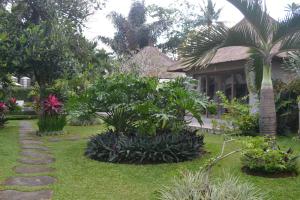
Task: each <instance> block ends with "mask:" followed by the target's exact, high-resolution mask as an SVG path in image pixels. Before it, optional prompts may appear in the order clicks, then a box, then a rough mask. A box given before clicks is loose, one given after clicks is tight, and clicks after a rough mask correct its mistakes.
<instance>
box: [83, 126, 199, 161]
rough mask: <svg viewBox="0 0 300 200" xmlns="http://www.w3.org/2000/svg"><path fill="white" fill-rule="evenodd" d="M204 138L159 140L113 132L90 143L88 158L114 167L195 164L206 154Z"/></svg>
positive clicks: (188, 135)
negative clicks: (115, 165)
mask: <svg viewBox="0 0 300 200" xmlns="http://www.w3.org/2000/svg"><path fill="white" fill-rule="evenodd" d="M202 147H203V136H202V135H197V134H196V133H192V132H189V131H185V132H183V133H181V134H173V133H168V134H161V135H156V136H147V135H140V134H136V135H132V136H126V135H123V134H117V133H114V132H112V131H109V132H107V133H105V134H100V135H97V136H94V137H92V138H91V139H90V141H89V142H88V145H87V149H86V151H85V155H86V156H87V157H89V158H91V159H94V160H98V161H104V162H112V163H135V164H145V163H146V164H147V163H173V162H182V161H186V160H192V159H194V158H197V157H198V156H200V155H201V154H202V153H203V151H202Z"/></svg>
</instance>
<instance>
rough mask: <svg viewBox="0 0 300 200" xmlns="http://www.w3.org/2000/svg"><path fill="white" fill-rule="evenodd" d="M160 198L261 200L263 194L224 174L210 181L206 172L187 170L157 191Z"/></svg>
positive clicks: (166, 199) (167, 199)
mask: <svg viewBox="0 0 300 200" xmlns="http://www.w3.org/2000/svg"><path fill="white" fill-rule="evenodd" d="M159 199H160V200H263V199H265V195H264V194H263V193H262V192H261V191H260V190H259V189H258V188H256V187H255V186H253V185H252V184H249V183H243V182H240V181H239V179H238V178H236V177H232V176H225V179H224V180H218V181H211V180H210V179H209V177H208V175H207V174H206V172H203V171H199V172H196V173H192V172H187V173H185V174H184V175H183V177H182V178H181V179H176V180H174V182H173V184H172V185H171V186H168V187H164V188H163V189H162V190H160V191H159Z"/></svg>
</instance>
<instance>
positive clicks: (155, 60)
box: [123, 46, 185, 79]
mask: <svg viewBox="0 0 300 200" xmlns="http://www.w3.org/2000/svg"><path fill="white" fill-rule="evenodd" d="M175 63H176V62H175V61H173V60H172V59H170V58H169V57H168V56H166V55H165V54H163V53H161V52H160V51H159V49H158V48H156V47H151V46H149V47H145V48H143V49H142V50H141V51H140V52H139V53H137V54H135V55H134V56H133V57H132V58H131V59H129V61H127V62H126V63H125V64H124V65H123V68H124V69H125V71H132V70H133V71H136V72H138V73H139V74H140V75H142V76H150V77H158V78H160V79H173V78H177V77H183V76H185V74H184V73H179V72H168V69H169V67H170V66H172V65H174V64H175Z"/></svg>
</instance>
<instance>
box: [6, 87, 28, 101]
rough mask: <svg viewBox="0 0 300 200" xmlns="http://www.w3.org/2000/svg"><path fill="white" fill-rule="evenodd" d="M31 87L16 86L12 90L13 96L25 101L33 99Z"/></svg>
mask: <svg viewBox="0 0 300 200" xmlns="http://www.w3.org/2000/svg"><path fill="white" fill-rule="evenodd" d="M30 91H31V88H20V87H15V88H13V89H12V91H11V96H12V97H15V98H16V99H17V100H24V101H32V98H31V97H30V95H29V94H30Z"/></svg>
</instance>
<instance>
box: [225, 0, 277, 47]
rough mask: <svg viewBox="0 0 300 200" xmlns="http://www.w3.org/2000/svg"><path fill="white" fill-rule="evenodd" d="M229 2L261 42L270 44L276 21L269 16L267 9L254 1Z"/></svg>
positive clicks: (231, 0) (238, 0)
mask: <svg viewBox="0 0 300 200" xmlns="http://www.w3.org/2000/svg"><path fill="white" fill-rule="evenodd" d="M227 1H228V2H229V3H231V4H232V5H233V6H235V7H236V8H237V9H238V10H239V11H240V12H241V13H242V14H243V15H244V17H245V19H246V20H247V21H248V22H249V23H250V24H251V26H252V27H253V29H254V30H255V31H256V32H257V35H258V36H259V37H260V38H261V40H262V41H264V43H268V41H269V40H270V31H271V30H272V29H273V25H274V24H275V20H273V19H272V18H271V17H270V16H269V15H268V13H267V10H266V8H265V7H264V6H262V5H261V4H260V3H257V2H255V1H253V0H227Z"/></svg>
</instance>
